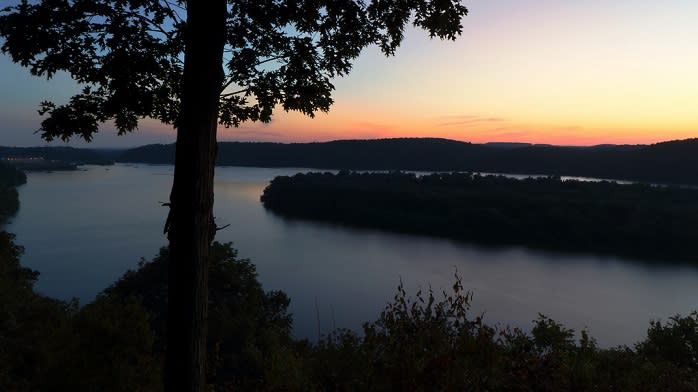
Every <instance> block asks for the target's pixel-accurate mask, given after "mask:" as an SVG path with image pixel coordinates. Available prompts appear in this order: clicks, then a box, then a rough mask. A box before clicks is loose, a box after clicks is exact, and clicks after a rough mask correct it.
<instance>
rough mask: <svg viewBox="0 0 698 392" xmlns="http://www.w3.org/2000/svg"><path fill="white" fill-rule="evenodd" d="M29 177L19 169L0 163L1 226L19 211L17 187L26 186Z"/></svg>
mask: <svg viewBox="0 0 698 392" xmlns="http://www.w3.org/2000/svg"><path fill="white" fill-rule="evenodd" d="M26 182H27V176H26V174H24V172H22V171H21V170H18V169H17V168H15V167H13V166H10V165H6V164H2V163H0V224H3V223H5V222H6V221H7V219H8V218H9V217H11V216H13V215H15V214H16V213H17V211H18V210H19V195H18V194H17V188H16V187H17V186H18V185H22V184H25V183H26Z"/></svg>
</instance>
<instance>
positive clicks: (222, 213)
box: [8, 164, 698, 346]
mask: <svg viewBox="0 0 698 392" xmlns="http://www.w3.org/2000/svg"><path fill="white" fill-rule="evenodd" d="M85 169H86V170H84V171H74V172H56V173H29V175H28V183H27V184H26V185H24V186H22V187H20V188H19V193H20V200H21V208H20V211H19V213H18V214H17V216H16V218H15V219H14V220H13V222H12V223H11V224H10V225H9V227H8V230H9V231H11V232H14V233H16V234H17V242H18V243H20V244H21V245H24V246H25V247H26V253H25V255H24V257H23V259H22V261H23V264H24V265H26V266H28V267H31V268H34V269H37V270H39V271H40V272H41V276H40V279H39V282H38V284H37V286H36V287H37V289H38V290H39V291H41V292H43V293H45V294H47V295H50V296H54V297H58V298H62V299H68V298H72V297H77V298H79V299H80V300H81V302H82V303H86V302H89V301H91V300H92V299H93V298H94V296H95V294H97V293H98V292H99V291H101V290H102V289H104V288H105V287H106V286H108V285H109V284H110V283H112V282H113V281H114V280H116V279H117V278H118V277H119V276H120V275H121V274H123V273H124V272H125V271H126V270H127V269H130V268H135V267H136V266H137V263H138V260H139V259H140V258H141V257H145V258H152V257H153V256H154V255H155V254H156V253H157V251H158V249H159V248H160V247H161V246H163V245H165V244H166V240H165V237H164V236H163V234H162V228H163V223H164V219H165V216H166V213H167V209H166V208H164V207H161V206H160V204H159V202H162V201H166V200H167V199H168V195H169V189H170V184H171V181H172V170H173V169H172V167H171V166H151V165H122V164H119V165H115V166H111V167H100V166H86V167H85ZM300 170H302V169H300ZM298 171H299V169H267V168H239V167H223V168H217V169H216V188H215V192H216V207H215V215H216V218H217V223H218V225H219V226H221V225H224V224H228V223H229V224H231V226H230V227H229V228H227V229H225V230H223V231H220V232H219V233H218V236H217V239H218V240H220V241H232V242H233V243H234V246H235V247H236V248H237V249H238V250H239V255H240V256H242V257H246V258H250V259H252V261H253V262H254V263H255V264H256V265H257V271H258V273H259V279H260V281H261V282H262V284H263V285H264V287H265V289H267V290H271V289H278V290H283V291H285V292H286V293H288V294H289V296H290V297H291V300H292V301H291V312H292V313H293V314H294V334H295V335H296V336H297V337H307V338H311V339H315V338H316V337H317V334H318V328H317V324H318V322H317V314H318V313H319V315H320V329H321V333H327V332H329V331H330V330H331V329H333V328H334V327H344V328H350V329H354V330H360V326H361V323H362V322H363V321H367V320H372V319H375V318H376V317H377V316H378V315H379V313H380V311H381V310H382V309H383V307H384V306H385V304H386V302H387V301H389V300H390V299H391V298H392V296H393V295H394V293H395V287H396V286H397V284H398V283H399V281H400V279H402V281H403V282H404V283H405V286H406V287H407V288H408V290H411V292H413V293H414V290H416V289H417V288H420V287H421V288H427V287H429V285H431V287H433V288H434V289H435V291H437V292H438V291H440V289H441V288H448V287H450V286H451V285H452V284H453V275H454V272H455V271H456V270H457V271H458V273H459V274H461V275H462V276H463V284H464V286H465V287H466V288H469V289H471V290H473V291H474V301H473V312H475V313H478V314H479V313H481V312H484V314H485V320H486V321H489V323H490V324H499V325H512V326H519V327H522V328H525V329H528V328H530V326H531V320H533V319H534V318H536V317H537V314H538V313H543V314H545V315H547V316H549V317H552V318H553V319H555V320H557V321H560V322H563V323H564V324H565V325H566V326H567V327H570V328H574V329H576V330H579V329H581V328H584V327H586V328H587V329H588V330H589V331H590V333H591V335H592V336H594V337H596V338H597V339H598V341H599V343H600V344H601V345H602V346H612V345H617V344H628V345H629V344H632V343H634V342H636V341H638V340H640V339H642V338H643V337H644V336H645V333H646V330H647V326H648V322H649V320H650V319H658V318H661V319H666V318H668V317H669V316H672V315H675V314H677V313H681V314H684V315H685V314H688V313H689V312H690V311H692V310H694V309H697V308H698V301H697V300H698V269H697V268H693V267H685V266H648V265H646V264H643V263H640V262H633V261H632V260H623V259H618V258H614V257H598V256H589V255H569V254H562V253H549V252H542V251H532V250H528V249H523V248H501V249H489V248H481V247H477V246H472V245H467V244H458V243H454V242H451V241H447V240H440V239H434V238H425V237H417V236H409V235H398V234H390V233H382V232H378V231H371V230H355V229H348V228H344V227H337V226H334V225H329V224H320V223H310V222H303V221H289V220H286V219H283V218H280V217H278V216H276V215H274V214H272V213H270V212H267V211H266V210H265V209H264V208H263V207H262V205H261V203H260V202H259V196H260V194H261V192H262V189H264V187H265V186H266V185H267V183H268V182H269V181H270V180H271V179H272V178H274V176H277V175H291V174H294V173H296V172H298Z"/></svg>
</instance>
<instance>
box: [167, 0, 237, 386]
mask: <svg viewBox="0 0 698 392" xmlns="http://www.w3.org/2000/svg"><path fill="white" fill-rule="evenodd" d="M226 12H227V11H226V1H225V0H208V1H196V0H194V1H188V2H187V27H186V33H185V45H186V48H185V52H184V73H183V81H182V95H181V108H180V115H179V119H178V121H177V124H176V128H177V145H176V146H177V148H176V150H177V152H176V158H175V172H174V181H173V184H172V193H171V194H170V214H169V217H168V223H167V224H166V230H167V234H168V236H167V237H168V240H169V244H170V266H169V292H168V323H167V358H166V364H165V366H166V368H165V388H166V390H167V391H202V390H204V388H205V385H206V320H207V311H208V309H207V304H208V254H209V247H210V244H211V241H213V236H214V234H215V223H214V221H213V173H214V165H215V160H216V128H217V119H218V101H219V96H220V88H221V85H222V81H223V68H222V63H223V48H224V44H225V20H226Z"/></svg>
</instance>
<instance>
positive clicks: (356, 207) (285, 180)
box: [261, 171, 698, 261]
mask: <svg viewBox="0 0 698 392" xmlns="http://www.w3.org/2000/svg"><path fill="white" fill-rule="evenodd" d="M261 200H262V202H263V203H264V206H265V207H266V208H268V209H270V210H272V211H274V212H277V213H279V214H281V215H284V216H287V217H292V218H302V219H310V220H319V221H327V222H333V223H339V224H343V225H350V226H357V227H366V228H374V229H381V230H388V231H395V232H401V233H413V234H423V235H432V236H438V237H445V238H450V239H454V240H461V241H466V242H472V243H478V244H485V245H524V246H529V247H533V248H541V249H553V250H565V251H579V252H593V253H601V254H613V255H621V256H628V257H633V258H643V259H654V260H664V261H666V260H673V261H679V260H680V261H696V259H697V258H698V257H697V256H696V253H695V245H694V244H695V243H696V242H697V241H698V233H697V232H696V231H695V227H698V205H696V203H695V201H696V200H698V190H695V189H689V188H677V187H659V186H652V185H646V184H631V185H627V184H618V183H615V182H608V181H601V182H584V181H573V180H565V181H563V180H561V179H560V178H558V177H539V178H527V179H523V180H520V179H514V178H507V177H504V176H481V175H477V174H472V173H451V174H448V173H438V174H430V175H423V176H419V175H416V174H412V173H404V172H393V173H366V172H364V173H360V172H347V171H342V172H339V173H338V174H331V173H308V174H297V175H295V176H292V177H285V176H284V177H277V178H275V179H274V180H273V181H272V182H271V184H270V185H269V186H268V187H267V188H266V189H265V190H264V193H263V195H262V197H261Z"/></svg>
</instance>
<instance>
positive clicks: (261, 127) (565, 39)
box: [0, 0, 698, 147]
mask: <svg viewBox="0 0 698 392" xmlns="http://www.w3.org/2000/svg"><path fill="white" fill-rule="evenodd" d="M464 4H465V5H466V6H467V7H468V8H469V15H468V16H466V17H465V19H464V20H463V27H464V30H463V35H462V36H461V37H460V38H459V39H458V40H457V41H456V42H452V41H440V40H438V39H433V40H432V39H429V38H428V36H427V35H426V34H425V33H424V32H423V31H418V30H414V29H410V30H408V31H407V32H406V37H405V41H404V42H403V45H402V46H401V47H400V49H398V51H397V54H396V56H395V57H390V58H386V57H385V56H383V55H382V54H380V52H379V51H378V50H377V49H376V48H375V47H370V48H367V49H366V50H364V52H363V53H362V55H361V57H360V58H359V59H357V61H356V63H355V65H354V68H353V70H352V72H351V73H350V75H349V76H347V77H344V78H342V79H337V80H335V81H334V84H335V87H336V91H335V94H334V99H335V104H334V105H333V107H332V109H331V111H330V113H328V114H324V113H318V115H317V116H316V117H315V118H314V119H310V118H308V117H305V116H303V115H300V114H297V113H285V112H283V111H282V110H278V111H276V112H275V116H274V119H273V121H272V122H271V123H270V124H257V123H245V124H243V125H242V126H241V127H239V128H229V129H227V128H224V127H221V128H220V129H219V132H218V138H219V140H242V141H274V142H311V141H328V140H336V139H373V138H390V137H442V138H449V139H456V140H462V141H469V142H474V143H483V142H529V143H549V144H559V145H595V144H605V143H614V144H646V143H655V142H659V141H664V140H674V139H686V138H691V137H698V110H696V104H697V103H698V50H697V49H696V48H698V23H695V17H696V15H698V1H695V0H672V1H657V0H653V1H648V0H613V1H608V0H605V1H600V0H585V1H577V0H465V1H464ZM76 91H77V88H76V86H75V84H74V83H72V82H71V81H70V80H69V78H67V77H65V76H58V77H56V78H54V79H52V80H50V81H45V80H41V79H38V78H34V77H32V76H30V75H29V73H28V72H27V71H26V70H25V69H22V68H21V67H19V66H18V65H15V64H12V63H11V61H10V60H9V58H7V57H6V56H1V55H0V145H14V146H36V145H45V144H46V143H45V142H43V141H42V140H41V139H40V138H39V135H38V134H35V133H34V131H35V130H36V129H37V128H38V126H39V123H40V121H41V117H40V116H38V114H37V112H36V109H37V107H38V103H39V102H40V101H41V100H44V99H50V100H53V101H54V102H57V103H60V102H65V101H66V100H67V99H68V98H69V97H70V95H71V93H74V92H76ZM174 140H175V133H174V130H172V128H171V127H169V126H166V125H162V124H160V123H158V122H157V121H154V120H145V121H142V122H141V124H140V126H139V130H138V131H136V132H135V133H133V134H129V135H126V136H120V137H118V136H116V133H115V131H114V130H113V127H110V126H109V125H108V124H107V125H105V126H104V127H102V131H101V132H100V134H98V135H97V137H96V138H95V140H94V142H93V143H92V144H91V146H93V147H128V146H137V145H142V144H149V143H171V142H174ZM51 145H62V143H60V142H54V143H51ZM70 145H72V146H76V147H83V146H86V144H85V143H84V142H71V143H70Z"/></svg>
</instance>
